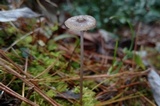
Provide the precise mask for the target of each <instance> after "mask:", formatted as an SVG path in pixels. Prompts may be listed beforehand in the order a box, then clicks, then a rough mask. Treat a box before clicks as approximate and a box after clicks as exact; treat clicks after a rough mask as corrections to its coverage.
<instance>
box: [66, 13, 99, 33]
mask: <svg viewBox="0 0 160 106" xmlns="http://www.w3.org/2000/svg"><path fill="white" fill-rule="evenodd" d="M65 25H66V26H67V27H68V28H69V29H71V30H76V31H86V30H90V29H93V28H94V27H95V26H96V20H95V18H94V17H92V16H89V15H79V16H74V17H71V18H69V19H67V20H66V21H65Z"/></svg>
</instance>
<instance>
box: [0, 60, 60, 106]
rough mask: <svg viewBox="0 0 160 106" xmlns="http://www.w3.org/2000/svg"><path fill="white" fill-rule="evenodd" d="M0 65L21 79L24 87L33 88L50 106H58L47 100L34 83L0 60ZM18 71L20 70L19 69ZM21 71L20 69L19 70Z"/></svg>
mask: <svg viewBox="0 0 160 106" xmlns="http://www.w3.org/2000/svg"><path fill="white" fill-rule="evenodd" d="M0 65H1V66H2V67H4V68H5V69H6V70H5V71H6V72H8V73H10V74H12V75H14V76H16V77H17V78H19V79H21V80H22V81H23V82H24V83H25V84H26V85H28V86H30V87H33V88H34V90H35V91H36V92H37V93H38V94H39V95H41V96H42V97H43V98H44V99H45V100H46V101H48V102H49V103H50V104H52V105H53V106H60V105H59V104H58V103H57V102H56V101H54V100H53V99H51V98H49V97H48V96H47V95H46V94H44V93H43V92H42V91H41V90H40V89H39V88H38V86H35V85H34V83H32V82H30V81H29V80H27V79H26V78H25V77H24V75H20V74H19V73H17V72H16V71H15V70H13V69H12V68H10V67H9V66H8V65H6V64H5V63H4V62H3V61H1V60H0ZM19 69H20V68H19ZM21 70H22V69H21Z"/></svg>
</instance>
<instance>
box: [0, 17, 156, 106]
mask: <svg viewBox="0 0 160 106" xmlns="http://www.w3.org/2000/svg"><path fill="white" fill-rule="evenodd" d="M18 20H19V19H18ZM18 20H17V21H16V22H13V23H12V24H11V23H4V24H3V25H5V27H4V28H2V29H1V30H0V31H1V33H2V35H3V34H7V35H6V36H2V35H0V36H2V37H1V38H0V40H4V39H7V37H8V35H9V36H13V35H14V36H15V40H13V41H12V44H7V42H4V44H3V45H0V46H1V50H0V80H1V85H0V89H1V92H0V94H1V95H0V99H1V101H0V103H1V104H2V103H5V102H6V100H5V98H6V99H7V100H13V98H18V99H19V100H20V101H21V102H20V103H18V104H17V105H20V104H21V105H22V104H24V105H25V104H26V103H28V104H30V105H46V106H49V105H54V106H60V105H63V106H78V105H79V92H80V91H79V79H80V77H79V64H80V60H79V57H80V55H79V52H80V50H79V33H76V32H70V31H68V30H67V29H65V28H64V27H63V26H57V25H53V26H52V27H53V28H51V27H50V26H48V25H46V24H45V21H44V23H43V22H40V23H36V22H35V23H33V25H32V26H30V25H29V23H28V21H29V22H31V21H30V20H33V19H24V20H23V21H25V22H26V23H28V24H26V27H30V28H29V29H28V31H27V32H26V31H24V30H23V29H21V28H20V27H16V28H17V30H13V31H11V32H9V31H8V28H15V27H14V26H13V25H14V24H17V23H18V24H19V25H22V24H24V23H23V22H21V21H18ZM35 21H36V20H35ZM39 24H41V25H40V26H39ZM55 27H57V29H56V28H55ZM137 27H138V25H137ZM46 28H48V29H47V30H46ZM53 29H56V30H53ZM127 30H128V29H125V31H127ZM138 30H140V31H137V32H139V33H138V34H137V35H139V36H138V38H137V39H138V40H134V46H137V48H136V47H134V48H133V51H131V50H128V49H126V48H127V47H130V45H131V42H132V39H131V38H130V35H131V34H129V33H128V34H126V35H125V40H123V39H124V38H123V39H120V38H115V35H114V34H112V33H110V32H107V31H105V30H99V31H96V32H87V33H85V35H84V39H85V42H84V43H85V44H84V47H85V51H84V57H85V58H84V88H85V89H84V98H83V102H84V106H106V105H114V106H121V105H126V106H133V105H145V106H155V104H156V103H157V104H159V101H158V99H154V98H157V95H156V94H157V93H156V94H155V93H154V92H153V96H152V93H151V92H152V91H155V92H156V91H158V90H157V89H156V88H158V87H157V85H155V84H154V83H155V82H158V81H159V78H157V77H158V76H157V74H155V73H153V70H152V69H150V68H148V66H142V64H144V63H143V61H144V60H145V59H146V58H147V57H149V56H153V54H152V52H151V54H149V55H148V54H147V56H145V57H143V60H141V58H140V57H136V56H139V55H137V54H135V53H134V49H135V48H136V51H139V50H142V49H141V48H144V49H143V50H145V51H147V52H148V51H152V49H151V48H153V47H155V44H156V43H157V42H158V37H157V34H155V35H148V34H147V33H146V32H145V31H143V30H142V32H141V28H139V29H138ZM144 30H146V29H144ZM147 30H148V29H147ZM47 31H50V32H52V33H48V34H49V37H48V35H47V34H46V33H47ZM4 32H5V33H4ZM157 33H158V32H157ZM63 34H67V36H64V35H63ZM103 34H104V35H103ZM117 34H122V35H124V34H123V33H122V32H119V33H117ZM77 35H78V36H77ZM73 36H74V37H73ZM146 36H150V37H153V36H156V38H157V39H156V38H154V39H156V41H155V40H153V41H151V40H150V39H147V38H148V37H146ZM150 37H149V38H150ZM126 38H127V39H126ZM108 39H109V40H108ZM117 41H118V42H119V43H118V45H117V47H116V42H117ZM142 44H143V45H142ZM4 45H5V46H4ZM123 45H124V46H123ZM115 49H117V51H116V53H115ZM26 50H27V51H29V52H27V53H26ZM24 54H25V57H24V56H23V55H24ZM156 54H157V55H156V56H157V57H158V56H159V52H156ZM26 56H27V58H28V61H27V62H28V64H27V65H26V64H25V62H26V61H25V58H26ZM135 57H136V58H135ZM145 61H148V64H149V65H152V66H153V65H154V64H155V63H154V62H152V61H153V60H152V61H151V60H149V59H147V60H145ZM152 63H154V64H152ZM156 66H157V65H156ZM25 67H27V71H24V69H25ZM158 67H159V66H157V68H158ZM158 70H159V68H158V69H157V71H158ZM148 73H149V74H148ZM152 73H153V74H152ZM147 76H148V80H147V78H146V77H147ZM151 76H152V77H153V78H150V77H151ZM156 76H157V77H156ZM154 78H155V79H156V80H154ZM22 83H25V85H26V86H25V89H22ZM150 85H151V87H150ZM4 88H6V89H4ZM31 89H32V90H33V91H32V92H30V91H31ZM151 89H152V90H151ZM22 92H24V94H25V95H24V97H22V95H21V93H22ZM17 93H19V94H17ZM10 95H12V96H10ZM9 96H10V97H9ZM153 97H154V98H153ZM158 97H159V96H158ZM15 101H16V100H15ZM15 101H14V102H15ZM40 101H42V102H40ZM24 102H26V103H24ZM33 102H34V103H33ZM155 102H156V103H155ZM133 103H134V104H133ZM8 104H14V103H12V102H9V103H8Z"/></svg>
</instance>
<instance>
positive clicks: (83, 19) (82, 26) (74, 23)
mask: <svg viewBox="0 0 160 106" xmlns="http://www.w3.org/2000/svg"><path fill="white" fill-rule="evenodd" d="M65 25H66V26H67V27H68V28H69V29H71V30H75V31H80V37H81V39H80V41H81V42H80V44H81V55H80V104H81V106H82V105H83V102H82V99H83V58H84V47H83V42H84V41H83V36H84V32H85V31H87V30H90V29H93V28H94V27H96V20H95V18H94V17H92V16H89V15H79V16H74V17H71V18H69V19H67V20H66V21H65Z"/></svg>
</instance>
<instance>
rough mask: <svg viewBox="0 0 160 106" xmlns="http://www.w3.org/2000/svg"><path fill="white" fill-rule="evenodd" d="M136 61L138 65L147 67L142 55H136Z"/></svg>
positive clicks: (143, 67)
mask: <svg viewBox="0 0 160 106" xmlns="http://www.w3.org/2000/svg"><path fill="white" fill-rule="evenodd" d="M134 61H135V62H136V64H137V65H138V66H140V67H141V68H142V69H145V66H144V64H143V61H142V59H141V57H140V56H139V55H135V57H134Z"/></svg>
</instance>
